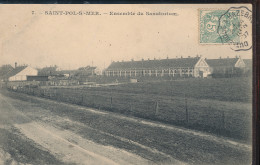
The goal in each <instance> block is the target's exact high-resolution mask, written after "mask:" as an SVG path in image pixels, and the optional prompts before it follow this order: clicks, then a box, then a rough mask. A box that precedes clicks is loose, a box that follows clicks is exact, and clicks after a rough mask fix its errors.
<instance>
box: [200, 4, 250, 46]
mask: <svg viewBox="0 0 260 165" xmlns="http://www.w3.org/2000/svg"><path fill="white" fill-rule="evenodd" d="M251 27H252V12H251V11H250V10H249V9H248V8H247V7H243V6H242V7H231V8H229V9H228V10H225V9H216V10H212V9H210V10H209V9H199V43H200V44H227V45H230V46H231V49H233V50H235V51H240V50H249V49H251V47H252V41H251V40H250V39H249V38H250V37H249V36H251V33H252V30H251V29H250V28H251Z"/></svg>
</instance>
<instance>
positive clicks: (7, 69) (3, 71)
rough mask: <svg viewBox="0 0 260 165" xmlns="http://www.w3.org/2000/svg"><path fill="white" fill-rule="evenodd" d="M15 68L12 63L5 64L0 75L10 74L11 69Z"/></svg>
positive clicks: (0, 68) (0, 69)
mask: <svg viewBox="0 0 260 165" xmlns="http://www.w3.org/2000/svg"><path fill="white" fill-rule="evenodd" d="M13 69H14V68H13V67H12V66H11V65H3V66H1V67H0V77H4V76H5V75H6V74H8V73H9V72H10V71H11V70H13Z"/></svg>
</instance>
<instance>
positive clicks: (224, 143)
mask: <svg viewBox="0 0 260 165" xmlns="http://www.w3.org/2000/svg"><path fill="white" fill-rule="evenodd" d="M0 114H1V115H0V164H11V163H13V164H19V163H24V164H90V165H91V164H124V165H125V164H250V162H251V154H250V151H251V146H250V145H249V144H244V143H241V142H238V141H235V140H232V139H226V138H223V137H216V136H213V135H211V134H206V133H202V132H198V131H192V130H188V129H183V128H178V127H174V126H170V125H165V124H161V123H156V122H152V121H147V120H141V119H138V118H133V117H131V118H130V117H126V116H122V115H119V114H115V113H111V112H105V111H101V110H94V109H89V108H84V107H80V106H76V105H69V104H65V103H59V102H55V101H50V100H46V99H42V98H33V97H31V96H27V95H24V94H19V93H9V92H2V94H0Z"/></svg>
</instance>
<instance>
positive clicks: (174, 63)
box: [107, 57, 199, 70]
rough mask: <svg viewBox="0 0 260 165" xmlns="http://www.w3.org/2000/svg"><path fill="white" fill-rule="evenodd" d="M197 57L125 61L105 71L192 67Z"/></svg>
mask: <svg viewBox="0 0 260 165" xmlns="http://www.w3.org/2000/svg"><path fill="white" fill-rule="evenodd" d="M198 60H199V57H195V58H176V59H163V60H143V61H126V62H112V64H110V66H109V67H108V68H107V70H119V69H122V70H124V69H149V68H158V69H159V68H180V67H183V68H185V67H190V68H192V67H194V66H195V64H196V63H197V62H198Z"/></svg>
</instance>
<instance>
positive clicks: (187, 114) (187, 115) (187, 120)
mask: <svg viewBox="0 0 260 165" xmlns="http://www.w3.org/2000/svg"><path fill="white" fill-rule="evenodd" d="M185 110H186V123H187V124H188V123H189V112H188V105H187V97H186V94H185Z"/></svg>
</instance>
